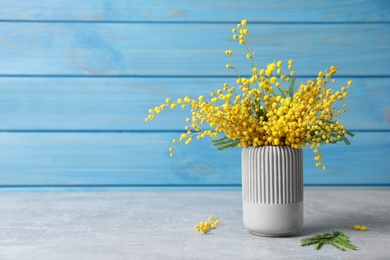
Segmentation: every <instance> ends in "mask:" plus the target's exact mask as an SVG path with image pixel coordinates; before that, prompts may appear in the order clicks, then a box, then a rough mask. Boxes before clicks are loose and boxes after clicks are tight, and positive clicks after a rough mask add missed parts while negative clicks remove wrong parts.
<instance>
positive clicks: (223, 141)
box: [211, 136, 240, 151]
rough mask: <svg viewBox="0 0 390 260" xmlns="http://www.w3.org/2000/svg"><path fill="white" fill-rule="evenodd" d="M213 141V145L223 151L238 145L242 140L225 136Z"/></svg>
mask: <svg viewBox="0 0 390 260" xmlns="http://www.w3.org/2000/svg"><path fill="white" fill-rule="evenodd" d="M211 142H213V145H214V146H215V147H216V148H217V150H219V151H221V150H225V149H229V148H233V147H236V146H238V144H239V143H240V140H232V139H230V138H228V137H226V136H225V137H222V138H218V139H213V140H211Z"/></svg>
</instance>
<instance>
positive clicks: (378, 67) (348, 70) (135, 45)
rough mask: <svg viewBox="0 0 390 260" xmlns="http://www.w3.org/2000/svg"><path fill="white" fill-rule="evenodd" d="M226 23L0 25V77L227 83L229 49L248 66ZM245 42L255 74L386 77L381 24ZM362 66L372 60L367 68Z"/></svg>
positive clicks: (315, 27) (389, 49)
mask: <svg viewBox="0 0 390 260" xmlns="http://www.w3.org/2000/svg"><path fill="white" fill-rule="evenodd" d="M231 27H232V26H231V25H230V24H142V25H139V24H116V23H115V24H89V23H88V24H85V23H2V26H1V27H0V42H1V44H0V59H1V60H2V62H1V63H0V75H44V76H45V75H70V76H90V75H100V76H112V75H114V76H115V75H129V76H133V75H143V76H155V75H158V76H183V75H184V76H199V75H201V76H215V75H218V76H227V75H232V74H233V72H232V71H231V70H228V69H226V68H225V65H226V63H228V62H229V59H228V57H227V56H226V55H225V54H224V52H225V50H226V49H232V50H233V53H234V55H233V57H234V64H235V66H236V68H237V69H238V70H239V71H240V73H241V74H248V73H249V72H250V67H249V63H248V60H247V59H246V58H245V53H244V48H243V46H242V45H239V44H238V43H237V42H235V41H234V40H233V39H232V38H231V35H232V33H231V31H230V30H231ZM249 28H250V35H249V36H248V42H250V43H251V44H252V46H253V48H254V49H255V50H256V54H257V57H258V61H259V63H260V64H262V67H264V66H266V65H267V64H268V63H271V62H273V61H274V59H275V58H277V59H282V60H285V61H286V60H289V59H293V60H294V64H295V66H294V68H295V70H296V73H297V75H308V76H309V75H310V76H312V75H317V72H318V71H319V70H323V69H325V68H326V67H329V66H331V65H335V66H338V67H339V68H340V69H339V75H352V76H390V63H389V62H388V57H389V55H390V26H388V25H385V24H343V25H340V24H284V25H279V24H252V25H250V27H249ZM368 61H375V66H371V65H370V63H368Z"/></svg>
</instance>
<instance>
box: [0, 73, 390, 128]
mask: <svg viewBox="0 0 390 260" xmlns="http://www.w3.org/2000/svg"><path fill="white" fill-rule="evenodd" d="M307 79H308V78H303V79H302V80H307ZM349 79H351V80H353V82H354V84H353V86H352V87H351V88H350V89H349V97H348V98H347V99H345V100H344V101H345V104H347V108H348V113H346V114H342V115H341V116H340V117H339V119H340V120H341V122H342V123H343V124H345V125H346V126H347V127H348V128H349V129H357V130H390V105H389V104H390V83H389V80H388V79H387V78H365V77H364V78H360V77H359V78H353V77H352V78H340V79H338V80H337V83H336V84H334V86H335V87H337V88H340V87H341V86H343V85H345V84H346V82H347V81H348V80H349ZM298 81H300V79H298ZM225 82H227V83H229V84H234V83H235V79H234V78H148V77H146V78H131V77H130V78H72V77H69V78H67V77H65V78H51V77H49V78H47V77H41V78H18V77H12V78H7V77H5V78H4V77H3V78H1V77H0V93H1V94H0V122H1V125H0V130H2V131H12V130H18V131H23V130H39V131H44V130H56V131H59V130H66V131H72V130H75V131H79V130H80V131H83V130H87V131H91V130H99V131H104V130H108V131H118V130H119V131H120V130H124V131H132V130H137V131H141V130H149V131H159V130H163V131H164V130H181V129H184V126H185V125H186V122H185V119H186V117H189V116H190V111H189V110H182V109H176V110H175V111H172V110H170V109H168V110H167V111H163V113H162V114H160V115H158V116H157V118H156V120H155V121H154V122H150V123H145V122H144V118H145V117H146V116H147V115H148V109H149V108H154V107H155V106H158V105H160V104H161V103H163V102H165V98H167V97H170V98H172V100H176V99H178V98H183V97H184V96H186V95H189V96H190V97H192V98H195V99H196V98H197V97H198V96H199V95H205V96H206V97H207V96H208V95H209V93H210V92H211V91H212V90H215V91H216V90H217V89H218V88H220V87H222V86H223V84H224V83H225ZM343 103H344V102H342V103H341V104H343Z"/></svg>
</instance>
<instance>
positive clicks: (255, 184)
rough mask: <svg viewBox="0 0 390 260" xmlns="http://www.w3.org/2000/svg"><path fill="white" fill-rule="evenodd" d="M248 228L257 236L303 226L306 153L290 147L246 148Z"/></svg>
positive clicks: (244, 183)
mask: <svg viewBox="0 0 390 260" xmlns="http://www.w3.org/2000/svg"><path fill="white" fill-rule="evenodd" d="M241 159H242V201H243V220H244V225H245V227H246V228H247V229H248V230H250V231H251V232H252V233H254V234H256V235H262V236H289V235H293V234H295V233H296V231H297V230H298V229H299V228H301V227H302V226H303V153H302V150H301V149H294V148H292V147H290V146H259V147H245V148H243V150H242V158H241Z"/></svg>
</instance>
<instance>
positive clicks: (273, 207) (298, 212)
mask: <svg viewBox="0 0 390 260" xmlns="http://www.w3.org/2000/svg"><path fill="white" fill-rule="evenodd" d="M243 220H244V226H245V227H246V228H247V229H248V230H249V231H250V232H251V233H252V234H254V235H257V236H267V237H284V236H292V235H294V234H295V233H296V232H297V231H298V230H299V229H300V228H301V227H302V226H303V201H302V202H298V203H289V204H261V203H251V202H247V201H243Z"/></svg>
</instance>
